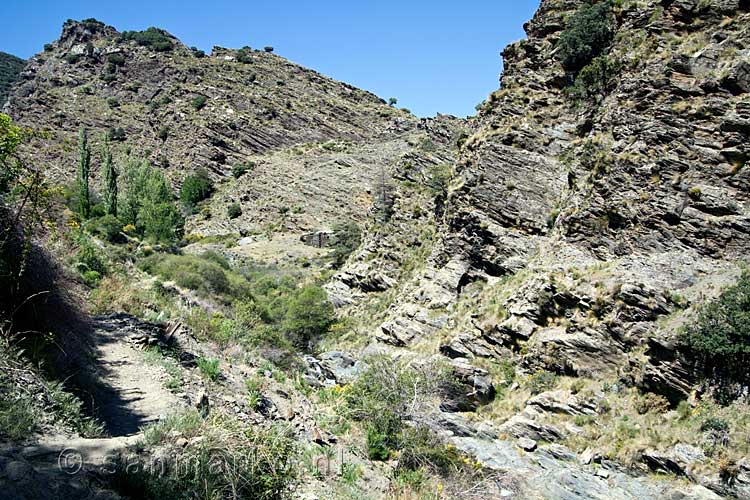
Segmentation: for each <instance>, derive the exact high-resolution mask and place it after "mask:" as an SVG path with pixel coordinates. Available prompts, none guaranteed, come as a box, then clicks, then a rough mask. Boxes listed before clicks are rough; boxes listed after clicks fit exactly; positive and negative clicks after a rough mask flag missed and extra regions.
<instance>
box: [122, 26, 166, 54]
mask: <svg viewBox="0 0 750 500" xmlns="http://www.w3.org/2000/svg"><path fill="white" fill-rule="evenodd" d="M120 39H121V40H123V41H131V40H133V41H135V42H136V43H137V44H138V45H141V46H143V47H148V48H150V49H152V50H154V51H156V52H167V51H170V50H172V49H173V48H174V42H172V39H171V37H170V36H169V34H168V33H167V32H166V31H164V30H161V29H159V28H154V27H151V28H148V29H147V30H145V31H125V32H123V33H122V35H120Z"/></svg>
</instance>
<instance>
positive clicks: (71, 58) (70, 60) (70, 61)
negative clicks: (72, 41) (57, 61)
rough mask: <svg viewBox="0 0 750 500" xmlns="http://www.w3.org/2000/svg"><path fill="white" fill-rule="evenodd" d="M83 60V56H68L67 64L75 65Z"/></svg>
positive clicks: (66, 58) (66, 57)
mask: <svg viewBox="0 0 750 500" xmlns="http://www.w3.org/2000/svg"><path fill="white" fill-rule="evenodd" d="M82 58H83V54H66V56H65V62H67V63H68V64H75V63H77V62H78V61H80V60H81V59H82Z"/></svg>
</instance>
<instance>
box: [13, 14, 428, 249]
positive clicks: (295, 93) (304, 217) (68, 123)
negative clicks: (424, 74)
mask: <svg viewBox="0 0 750 500" xmlns="http://www.w3.org/2000/svg"><path fill="white" fill-rule="evenodd" d="M139 33H152V34H153V33H157V34H156V35H153V36H155V37H156V39H157V41H161V42H162V43H165V44H167V45H166V46H167V47H168V49H163V50H157V48H156V45H153V44H151V45H149V42H148V41H146V42H143V43H145V45H143V44H142V43H141V42H140V41H138V40H128V39H127V38H128V35H127V34H125V35H123V34H121V33H119V32H117V31H116V30H115V29H114V28H112V27H110V26H106V25H105V24H103V23H100V22H98V21H95V20H85V21H80V22H78V21H68V22H67V23H66V24H65V25H64V26H63V32H62V34H61V36H60V39H59V40H57V41H55V42H54V43H52V44H48V45H47V46H46V50H45V51H44V52H43V53H41V54H39V55H37V56H35V57H33V58H31V59H30V61H29V64H28V66H27V67H26V69H25V70H24V72H23V73H22V75H21V81H20V82H19V83H18V84H17V85H16V87H15V89H14V92H13V97H12V99H11V100H10V102H9V103H8V106H7V108H6V111H7V112H8V114H10V115H11V116H12V117H13V118H14V119H16V120H17V121H18V122H19V123H22V124H24V125H26V126H29V127H32V128H34V129H37V130H44V131H47V132H49V134H48V135H47V136H46V137H45V138H44V139H40V140H38V141H37V142H36V143H34V144H33V146H32V147H31V148H30V150H32V151H33V154H34V157H35V159H36V160H37V161H40V162H44V164H45V165H47V166H48V169H49V170H48V175H49V176H50V177H51V178H53V179H55V180H56V181H59V182H62V183H71V182H72V181H73V175H74V173H75V169H74V164H75V152H74V150H73V148H71V145H72V144H73V143H74V141H75V137H76V134H77V133H78V130H79V129H80V128H82V127H85V128H87V129H88V131H89V133H90V135H91V136H92V138H93V142H94V146H93V148H94V158H95V163H96V162H97V160H98V158H97V156H98V154H97V153H98V147H97V145H96V143H98V142H100V141H101V137H102V136H103V134H104V133H108V134H110V137H111V138H112V139H113V144H114V145H115V151H116V156H118V157H122V156H124V154H125V153H126V152H128V151H131V152H132V153H133V154H135V155H137V156H143V157H146V158H148V159H149V160H150V161H151V163H152V164H154V165H156V166H158V167H159V168H161V169H163V171H164V172H165V173H166V175H167V177H168V178H169V179H170V180H171V181H172V182H173V185H174V186H175V187H179V186H180V184H181V182H182V180H183V179H184V178H185V176H186V175H188V174H189V173H191V172H193V171H196V170H198V169H205V170H207V171H208V172H209V174H210V176H211V177H212V178H213V179H214V180H215V181H226V183H225V184H224V185H223V186H222V190H221V191H222V193H223V195H224V198H227V199H229V200H231V201H233V202H238V203H240V204H241V205H243V208H244V209H245V210H244V215H243V217H242V218H240V219H239V220H237V221H236V223H235V224H233V226H234V227H230V228H227V227H222V225H219V227H214V226H213V225H212V224H211V223H205V222H204V223H198V224H196V226H197V227H196V231H197V232H200V233H201V234H203V235H212V234H217V233H218V232H224V233H237V232H239V230H238V228H239V227H240V226H242V227H244V231H243V232H245V231H248V230H252V228H255V229H256V230H260V229H261V228H262V227H263V226H264V225H267V224H269V223H277V222H279V221H278V219H279V217H278V215H279V214H278V209H279V208H281V207H284V208H285V209H286V210H288V211H290V210H292V209H295V208H298V207H303V206H307V205H308V204H307V202H306V201H307V200H309V199H310V193H311V192H317V193H321V194H323V196H319V197H316V198H318V199H319V203H317V204H315V205H309V207H308V208H310V209H311V210H308V212H307V213H306V214H297V216H296V217H293V218H299V219H301V220H299V221H294V220H293V221H291V222H289V226H290V228H291V229H296V228H298V227H304V228H307V229H310V228H320V227H321V226H322V227H326V226H330V224H331V222H332V221H331V220H330V216H328V215H330V213H332V212H335V213H336V216H337V218H345V217H347V216H352V215H353V214H354V213H357V212H361V199H362V198H363V197H365V198H366V197H367V194H366V191H367V190H368V189H369V188H370V185H371V184H372V180H373V179H374V177H375V175H376V173H377V172H378V171H379V170H380V169H383V168H387V166H388V163H389V162H392V161H394V160H395V159H397V158H398V157H399V156H400V155H401V154H402V153H403V152H405V151H406V150H408V149H410V147H411V146H410V145H409V142H411V143H412V144H413V143H414V142H415V140H414V139H410V138H409V136H410V134H411V136H413V135H414V134H417V133H418V132H417V125H418V120H417V119H416V118H415V117H414V116H412V115H411V114H410V113H408V112H406V111H402V110H399V109H396V108H393V107H391V106H388V105H386V104H385V102H384V101H383V100H381V99H379V98H378V97H376V96H375V95H373V94H371V93H369V92H365V91H362V90H359V89H356V88H354V87H352V86H350V85H347V84H345V83H341V82H337V81H334V80H332V79H329V78H327V77H325V76H323V75H321V74H319V73H317V72H315V71H312V70H309V69H306V68H303V67H301V66H298V65H296V64H293V63H291V62H289V61H287V60H285V59H284V58H282V57H280V56H277V55H275V54H273V53H271V52H266V51H264V50H252V49H249V48H245V49H241V50H230V49H223V48H220V47H215V48H214V50H213V52H212V54H211V55H206V56H204V55H203V54H202V53H201V52H196V51H193V50H191V49H188V48H187V47H185V46H184V45H183V44H182V43H181V42H179V41H178V40H177V39H175V38H173V37H172V36H171V35H169V34H167V33H165V32H162V31H161V30H155V29H154V30H153V31H151V32H149V31H148V30H147V32H139ZM131 38H132V35H131ZM399 138H400V139H399ZM396 139H398V140H396ZM368 144H378V145H383V147H380V148H377V149H378V158H377V159H374V158H373V160H367V158H369V157H371V156H372V154H371V151H369V150H372V149H373V147H372V146H367V145H368ZM368 147H369V150H368ZM295 148H296V149H295ZM360 148H364V152H363V153H358V150H359V149H360ZM344 150H346V151H350V152H351V153H350V154H349V155H344V156H352V158H351V159H350V160H345V159H343V160H339V159H338V157H339V156H341V155H338V156H336V155H329V154H326V153H328V152H332V153H335V152H336V151H344ZM303 153H304V154H303ZM319 153H322V154H319ZM300 155H302V156H301V157H300V158H297V157H298V156H300ZM358 157H365V158H366V159H365V160H364V161H365V162H366V164H364V165H362V164H360V163H361V161H362V160H358V159H357V158H358ZM335 161H339V163H336V164H334V163H335ZM120 162H122V160H120ZM332 162H333V163H332ZM266 163H270V165H269V166H268V167H265V166H264V165H265V164H266ZM235 165H245V166H247V167H248V169H249V170H252V169H253V168H254V167H255V166H257V167H258V170H259V176H257V177H256V176H255V175H253V176H252V177H253V178H252V180H251V181H250V182H251V183H253V184H259V185H260V189H253V188H252V187H251V186H247V185H246V184H245V183H247V180H246V179H243V182H244V183H237V182H236V181H235V180H234V179H232V176H231V172H232V167H233V166H235ZM332 165H333V166H332ZM269 169H270V170H271V171H272V178H268V177H266V174H265V173H264V172H266V171H268V170H269ZM331 169H333V170H331ZM92 173H93V175H94V177H95V179H96V177H97V176H98V174H99V173H98V169H97V168H95V169H94V171H93V172H92ZM342 174H343V175H342ZM249 177H251V176H248V178H249ZM287 177H288V178H290V179H295V180H297V181H299V182H300V183H304V185H305V187H304V189H303V190H301V189H299V188H293V189H282V187H284V186H288V187H290V188H291V187H292V186H293V184H291V183H288V182H286V181H285V182H284V183H281V182H280V183H278V184H273V185H268V182H269V181H273V180H274V179H276V180H280V179H284V178H287ZM94 186H98V181H96V180H95V181H94ZM277 188H278V189H277ZM271 194H272V196H270V197H269V199H268V200H265V199H264V198H263V197H264V196H265V195H271ZM259 196H260V198H261V199H260V203H246V202H248V201H249V200H253V201H256V200H257V199H258V197H259ZM270 203H272V204H273V205H274V206H271V207H269V208H268V209H267V210H266V208H265V206H266V205H267V204H270ZM319 205H322V206H319ZM318 208H319V210H318ZM319 212H321V213H319ZM326 213H327V214H328V215H326ZM215 215H216V217H214V220H216V219H223V218H225V217H226V204H224V205H222V206H220V207H217V208H216V212H215ZM358 217H360V218H361V214H360V215H359V216H358ZM285 222H286V221H285ZM224 226H226V224H224Z"/></svg>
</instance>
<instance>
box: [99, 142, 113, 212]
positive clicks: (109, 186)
mask: <svg viewBox="0 0 750 500" xmlns="http://www.w3.org/2000/svg"><path fill="white" fill-rule="evenodd" d="M102 178H103V179H104V211H105V213H107V214H108V215H113V216H115V217H117V170H116V169H115V164H114V162H113V161H112V151H111V150H110V148H109V139H108V138H107V135H106V134H105V135H104V142H103V145H102Z"/></svg>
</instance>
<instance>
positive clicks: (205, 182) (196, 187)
mask: <svg viewBox="0 0 750 500" xmlns="http://www.w3.org/2000/svg"><path fill="white" fill-rule="evenodd" d="M213 189H214V186H213V183H212V182H211V179H209V177H208V172H206V171H205V170H204V169H200V170H198V171H196V172H195V173H192V174H190V175H188V176H187V177H185V180H184V181H183V182H182V187H181V188H180V200H182V204H183V205H185V207H187V208H189V209H191V210H192V209H193V208H195V205H196V204H198V203H199V202H201V201H203V200H205V199H206V198H208V197H209V196H211V193H212V192H213Z"/></svg>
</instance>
